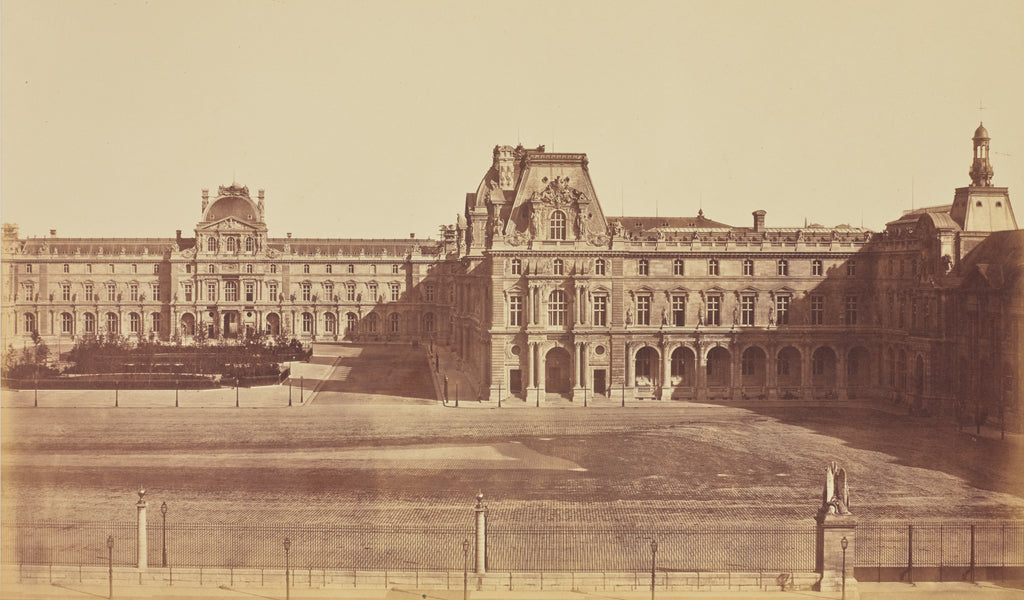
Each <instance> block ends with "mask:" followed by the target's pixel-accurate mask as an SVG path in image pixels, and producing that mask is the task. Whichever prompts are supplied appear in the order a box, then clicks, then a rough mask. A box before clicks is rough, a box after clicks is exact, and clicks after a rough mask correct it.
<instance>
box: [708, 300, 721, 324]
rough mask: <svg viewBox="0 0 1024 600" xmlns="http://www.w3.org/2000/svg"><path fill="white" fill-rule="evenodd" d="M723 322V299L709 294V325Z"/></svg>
mask: <svg viewBox="0 0 1024 600" xmlns="http://www.w3.org/2000/svg"><path fill="white" fill-rule="evenodd" d="M721 324H722V299H721V298H720V297H719V296H708V325H721Z"/></svg>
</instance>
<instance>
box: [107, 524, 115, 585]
mask: <svg viewBox="0 0 1024 600" xmlns="http://www.w3.org/2000/svg"><path fill="white" fill-rule="evenodd" d="M107 576H108V580H109V582H110V591H109V592H108V593H107V598H113V597H114V536H112V535H108V536H107Z"/></svg>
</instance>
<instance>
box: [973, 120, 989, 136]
mask: <svg viewBox="0 0 1024 600" xmlns="http://www.w3.org/2000/svg"><path fill="white" fill-rule="evenodd" d="M974 139H976V140H987V139H989V137H988V130H987V129H985V126H984V125H982V124H980V123H979V124H978V128H977V129H975V130H974Z"/></svg>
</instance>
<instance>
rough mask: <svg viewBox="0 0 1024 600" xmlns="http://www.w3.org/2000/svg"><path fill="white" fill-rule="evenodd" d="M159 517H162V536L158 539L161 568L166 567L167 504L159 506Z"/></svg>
mask: <svg viewBox="0 0 1024 600" xmlns="http://www.w3.org/2000/svg"><path fill="white" fill-rule="evenodd" d="M160 516H162V517H163V520H164V526H163V535H161V537H160V545H161V546H163V566H165V567H166V566H167V503H166V502H164V503H162V504H160Z"/></svg>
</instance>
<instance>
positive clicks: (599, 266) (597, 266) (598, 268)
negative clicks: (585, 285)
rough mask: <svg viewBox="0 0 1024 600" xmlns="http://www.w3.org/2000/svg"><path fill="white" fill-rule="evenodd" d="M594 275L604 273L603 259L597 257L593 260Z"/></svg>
mask: <svg viewBox="0 0 1024 600" xmlns="http://www.w3.org/2000/svg"><path fill="white" fill-rule="evenodd" d="M594 275H604V259H603V258H599V259H597V260H596V261H594Z"/></svg>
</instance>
